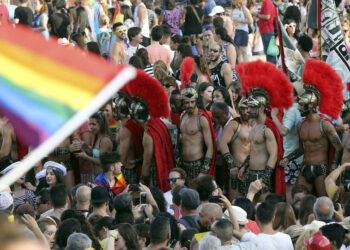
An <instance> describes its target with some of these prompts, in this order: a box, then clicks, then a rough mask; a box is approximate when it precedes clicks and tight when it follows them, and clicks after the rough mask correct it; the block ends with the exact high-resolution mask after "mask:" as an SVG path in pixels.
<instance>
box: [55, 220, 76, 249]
mask: <svg viewBox="0 0 350 250" xmlns="http://www.w3.org/2000/svg"><path fill="white" fill-rule="evenodd" d="M74 232H75V233H81V224H80V222H79V220H77V219H76V218H69V219H66V220H64V221H63V222H62V223H61V225H60V226H59V227H58V229H57V232H56V236H55V238H56V244H57V245H58V246H59V247H60V248H65V247H66V246H67V239H68V237H69V235H71V234H72V233H74Z"/></svg>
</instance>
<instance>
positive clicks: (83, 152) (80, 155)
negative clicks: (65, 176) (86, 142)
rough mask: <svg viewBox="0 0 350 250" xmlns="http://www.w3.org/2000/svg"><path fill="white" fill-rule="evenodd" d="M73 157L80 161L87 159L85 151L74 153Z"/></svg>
mask: <svg viewBox="0 0 350 250" xmlns="http://www.w3.org/2000/svg"><path fill="white" fill-rule="evenodd" d="M74 155H75V156H76V157H78V158H82V159H88V158H89V156H88V155H87V154H86V153H85V151H81V152H79V153H74Z"/></svg>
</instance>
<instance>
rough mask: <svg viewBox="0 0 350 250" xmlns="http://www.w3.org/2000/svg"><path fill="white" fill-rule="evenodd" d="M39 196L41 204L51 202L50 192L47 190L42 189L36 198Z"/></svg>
mask: <svg viewBox="0 0 350 250" xmlns="http://www.w3.org/2000/svg"><path fill="white" fill-rule="evenodd" d="M38 196H40V204H47V203H48V202H49V201H50V191H49V190H48V189H46V188H43V189H41V190H40V191H39V192H38V193H37V195H36V197H38ZM38 205H39V204H38Z"/></svg>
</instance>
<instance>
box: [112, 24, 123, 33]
mask: <svg viewBox="0 0 350 250" xmlns="http://www.w3.org/2000/svg"><path fill="white" fill-rule="evenodd" d="M123 25H124V24H123V23H121V22H118V23H115V24H113V31H115V30H116V29H117V28H118V27H120V26H123Z"/></svg>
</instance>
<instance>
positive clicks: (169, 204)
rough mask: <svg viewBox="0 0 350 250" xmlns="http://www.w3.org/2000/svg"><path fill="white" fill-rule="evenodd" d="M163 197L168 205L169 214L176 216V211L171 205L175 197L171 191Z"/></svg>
mask: <svg viewBox="0 0 350 250" xmlns="http://www.w3.org/2000/svg"><path fill="white" fill-rule="evenodd" d="M163 195H164V198H165V200H166V203H167V205H166V209H167V212H168V213H169V214H171V215H174V210H173V209H171V205H173V195H172V194H171V190H169V191H168V192H166V193H164V194H163Z"/></svg>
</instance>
